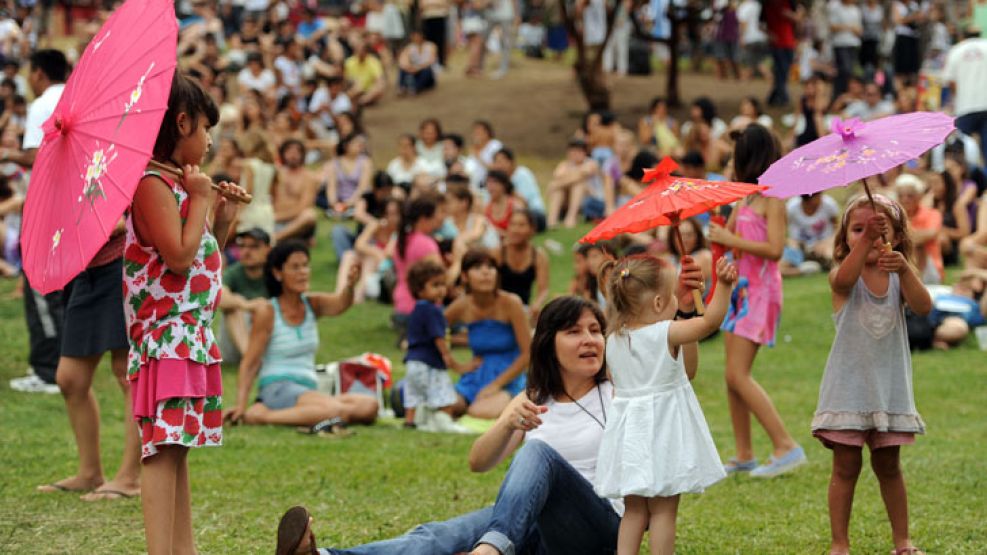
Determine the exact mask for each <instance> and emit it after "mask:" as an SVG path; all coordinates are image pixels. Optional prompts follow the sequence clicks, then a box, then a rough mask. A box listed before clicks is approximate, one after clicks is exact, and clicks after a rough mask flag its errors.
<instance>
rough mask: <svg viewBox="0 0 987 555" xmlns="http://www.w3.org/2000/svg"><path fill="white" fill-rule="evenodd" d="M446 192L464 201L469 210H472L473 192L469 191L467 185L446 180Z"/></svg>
mask: <svg viewBox="0 0 987 555" xmlns="http://www.w3.org/2000/svg"><path fill="white" fill-rule="evenodd" d="M446 194H448V195H450V196H451V197H453V198H456V199H459V200H461V201H464V202H465V203H466V207H467V208H468V209H469V210H473V201H474V199H473V192H472V191H470V188H469V186H468V185H464V184H459V183H455V184H449V183H448V182H447V183H446Z"/></svg>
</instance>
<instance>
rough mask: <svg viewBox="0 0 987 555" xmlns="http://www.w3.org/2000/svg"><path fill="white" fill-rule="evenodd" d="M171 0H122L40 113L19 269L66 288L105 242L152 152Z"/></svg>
mask: <svg viewBox="0 0 987 555" xmlns="http://www.w3.org/2000/svg"><path fill="white" fill-rule="evenodd" d="M177 41H178V22H177V20H176V19H175V8H174V4H173V3H172V2H170V1H167V0H127V2H126V3H124V5H123V6H121V7H120V8H119V9H118V10H117V11H116V12H114V13H113V15H111V16H110V18H109V19H108V20H107V22H106V23H105V24H104V25H103V27H102V29H100V30H99V33H97V34H96V36H95V38H94V39H93V40H92V42H90V43H89V46H87V47H86V51H85V52H84V53H83V55H82V58H81V59H80V60H79V63H78V65H77V66H76V68H75V70H74V71H73V72H72V75H71V76H70V77H69V80H68V82H67V83H66V85H65V90H64V92H63V93H62V97H61V100H60V101H59V103H58V106H57V107H56V108H55V112H54V114H52V117H51V118H50V119H49V120H48V121H47V122H45V124H44V127H43V129H44V132H45V137H44V141H43V142H42V144H41V148H40V149H39V150H38V154H37V157H36V158H35V163H34V172H33V174H32V176H31V182H30V187H29V189H28V194H27V199H26V201H25V206H24V230H23V238H22V244H23V248H24V271H25V272H26V273H27V276H28V279H29V280H30V282H31V285H32V286H33V287H35V288H36V289H37V290H38V291H40V292H41V293H48V292H51V291H55V290H58V289H61V288H63V287H64V286H65V285H66V284H67V283H68V282H69V281H70V280H71V279H72V278H73V277H75V276H76V275H77V274H78V273H79V272H81V271H82V270H83V269H85V268H86V266H87V265H88V263H89V261H90V260H92V257H93V256H95V254H96V252H97V251H99V249H100V248H101V247H102V246H103V245H104V244H105V243H106V240H107V238H108V237H109V236H110V234H111V233H112V231H113V229H114V228H115V227H116V225H117V222H118V221H119V220H120V217H121V215H123V212H124V210H126V208H127V207H128V206H129V205H130V203H131V201H132V200H133V196H134V192H135V190H136V188H137V184H138V182H139V181H140V177H141V174H142V173H143V171H144V168H145V166H146V165H147V162H148V160H149V159H150V158H151V149H152V148H153V147H154V142H155V140H156V138H157V135H158V129H159V127H160V125H161V119H162V118H163V117H164V113H165V110H166V109H167V107H168V95H169V92H170V90H171V81H172V77H173V76H174V71H175V65H176V45H177Z"/></svg>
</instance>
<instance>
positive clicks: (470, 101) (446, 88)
mask: <svg viewBox="0 0 987 555" xmlns="http://www.w3.org/2000/svg"><path fill="white" fill-rule="evenodd" d="M768 85H769V84H768V83H767V82H764V81H754V82H746V83H742V82H738V81H721V80H718V79H717V78H716V77H715V76H712V75H709V74H696V73H691V72H688V71H686V72H683V73H682V74H681V75H680V88H679V91H680V96H681V97H682V100H683V106H682V107H681V108H679V109H677V110H675V113H676V116H677V117H679V119H680V120H682V119H684V116H685V115H686V110H687V109H688V103H689V102H690V101H691V100H692V99H693V98H696V97H698V96H702V95H706V96H709V97H710V98H711V99H712V100H713V101H714V102H715V103H716V104H717V108H718V110H719V112H720V117H722V118H723V119H725V120H726V121H728V122H729V119H730V118H732V117H733V116H734V115H735V114H736V112H737V104H738V103H739V100H740V99H741V98H743V97H744V96H748V95H755V96H757V97H758V98H762V99H763V98H764V97H765V96H766V95H767V91H768ZM664 91H665V74H664V72H655V73H653V74H652V75H650V76H647V77H623V78H615V79H614V81H613V87H612V96H611V98H612V108H613V111H614V113H615V114H616V115H617V117H618V119H619V121H620V122H621V123H622V124H623V125H625V126H627V127H630V128H631V129H635V130H636V126H637V120H638V118H640V117H641V116H642V115H643V114H644V113H645V111H646V110H647V107H648V103H649V102H650V101H651V99H652V98H653V97H655V96H662V95H664ZM392 92H393V91H392ZM585 111H586V103H585V101H584V100H583V97H582V94H581V93H580V92H579V88H578V86H577V85H576V82H575V79H573V76H572V68H571V67H570V66H568V65H566V64H565V62H552V61H543V60H531V59H524V58H520V57H515V59H514V60H513V63H512V67H511V71H510V73H508V75H507V76H506V77H505V78H503V79H500V80H491V79H486V78H481V79H468V78H466V77H464V76H463V70H462V57H461V56H459V57H456V58H454V59H453V64H452V65H451V67H450V69H448V70H446V71H445V72H444V73H443V74H442V75H441V76H439V86H438V87H437V88H436V89H434V90H432V91H429V92H427V93H425V94H423V95H421V96H419V97H415V98H397V97H394V96H393V94H389V95H388V96H387V97H385V98H384V100H383V102H382V103H381V104H380V105H379V106H376V107H373V108H370V109H368V110H365V111H364V114H363V123H364V126H365V127H366V128H367V129H368V131H369V134H370V146H371V149H372V150H373V152H374V154H375V159H376V160H377V163H378V164H382V163H384V162H385V161H386V160H389V159H390V158H391V157H393V156H394V155H395V152H396V148H397V147H396V143H397V136H398V134H400V133H414V132H416V131H417V129H418V123H419V122H420V121H421V120H422V119H424V118H426V117H436V118H438V119H439V121H441V122H442V125H443V130H444V131H446V132H455V133H460V134H462V135H463V137H464V138H465V139H466V141H467V142H469V130H470V124H471V123H472V122H473V121H474V120H477V119H486V120H488V121H490V123H491V124H492V125H493V127H494V130H495V132H496V134H497V138H498V139H500V140H501V141H502V142H503V143H504V144H505V145H508V146H510V147H511V148H512V149H513V150H514V151H515V152H516V153H518V155H519V156H521V157H523V158H524V159H526V160H527V159H531V158H535V159H541V160H558V159H560V158H561V156H562V154H563V152H564V150H565V143H566V141H567V140H568V138H569V137H570V136H571V135H572V133H573V132H574V131H575V130H576V129H577V128H578V127H579V125H580V123H581V119H582V116H583V113H584V112H585Z"/></svg>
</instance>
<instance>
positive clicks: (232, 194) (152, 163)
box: [147, 160, 254, 204]
mask: <svg viewBox="0 0 987 555" xmlns="http://www.w3.org/2000/svg"><path fill="white" fill-rule="evenodd" d="M147 167H148V168H151V169H152V170H157V171H160V172H164V173H167V174H168V175H170V176H172V177H175V178H177V179H181V178H182V177H184V172H182V169H181V168H176V167H175V166H172V165H169V164H162V163H161V162H158V161H157V160H149V161H148V162H147ZM212 188H213V189H215V190H216V191H218V192H219V194H221V195H223V196H224V197H226V198H227V199H229V200H234V201H236V202H242V203H243V204H250V202H251V201H252V200H254V197H253V196H252V195H251V194H250V193H247V192H244V193H243V194H242V195H241V194H239V193H238V192H237V191H232V190H228V189H223V188H221V187H220V186H219V185H217V184H215V183H213V184H212Z"/></svg>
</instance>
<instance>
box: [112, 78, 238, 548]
mask: <svg viewBox="0 0 987 555" xmlns="http://www.w3.org/2000/svg"><path fill="white" fill-rule="evenodd" d="M217 121H218V110H217V108H216V105H215V104H214V103H213V101H212V100H211V99H210V98H209V96H208V95H207V94H206V93H205V91H203V90H202V88H201V87H200V86H199V85H198V84H196V83H195V82H193V81H191V80H190V79H188V78H187V77H185V76H183V75H182V74H180V73H177V72H176V74H175V78H174V80H173V82H172V85H171V94H170V97H169V99H168V110H167V112H166V113H165V116H164V120H163V121H162V123H161V130H160V131H159V132H158V138H157V141H156V143H155V145H154V159H155V160H157V161H158V162H161V163H165V164H170V165H175V166H178V167H180V168H182V169H183V175H184V177H183V178H181V179H180V180H175V179H173V178H171V177H169V176H168V175H167V174H164V173H159V172H154V171H148V172H145V174H144V177H143V178H142V179H141V182H140V184H139V185H138V187H137V192H136V194H135V196H134V202H133V205H132V206H131V210H130V214H129V216H128V218H127V246H126V250H125V251H124V276H123V280H124V294H125V299H124V301H125V302H124V311H125V312H126V316H127V331H128V336H129V339H130V355H129V361H128V372H127V375H128V379H129V380H130V382H131V389H132V392H133V411H134V418H135V419H136V420H137V424H138V427H139V431H140V435H141V458H142V460H143V463H144V469H143V472H142V475H141V499H142V503H143V507H144V530H145V536H146V538H147V551H148V553H149V554H151V555H157V554H159V553H162V554H165V553H167V554H170V553H172V552H184V553H194V552H195V544H194V539H193V534H192V509H191V499H190V491H189V476H188V461H187V458H186V457H187V455H188V450H189V448H190V447H200V446H215V445H220V444H221V443H222V438H223V428H222V412H221V409H222V402H221V395H222V376H221V374H220V366H219V365H220V362H221V360H220V354H219V347H218V346H217V344H216V341H215V339H214V338H213V334H212V330H211V326H212V320H213V314H214V312H215V310H216V306H217V305H218V303H219V294H220V290H221V288H222V281H221V267H222V258H221V257H222V248H223V245H224V244H225V243H226V238H227V236H228V233H229V229H230V224H231V223H232V222H233V220H234V218H235V216H236V212H237V206H236V203H234V202H232V201H227V200H226V199H225V198H223V197H221V196H219V195H218V194H217V192H216V190H214V189H213V187H212V181H211V180H210V179H209V177H207V176H206V175H204V174H202V173H200V172H199V168H198V166H197V164H198V163H199V162H200V161H201V160H202V157H203V156H204V155H205V154H206V151H207V150H208V149H209V145H210V139H209V134H208V130H209V127H211V126H212V125H215V124H216V122H217ZM219 186H220V188H221V189H224V190H234V189H236V190H239V188H238V187H237V186H236V185H232V184H228V183H220V185H219Z"/></svg>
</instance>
